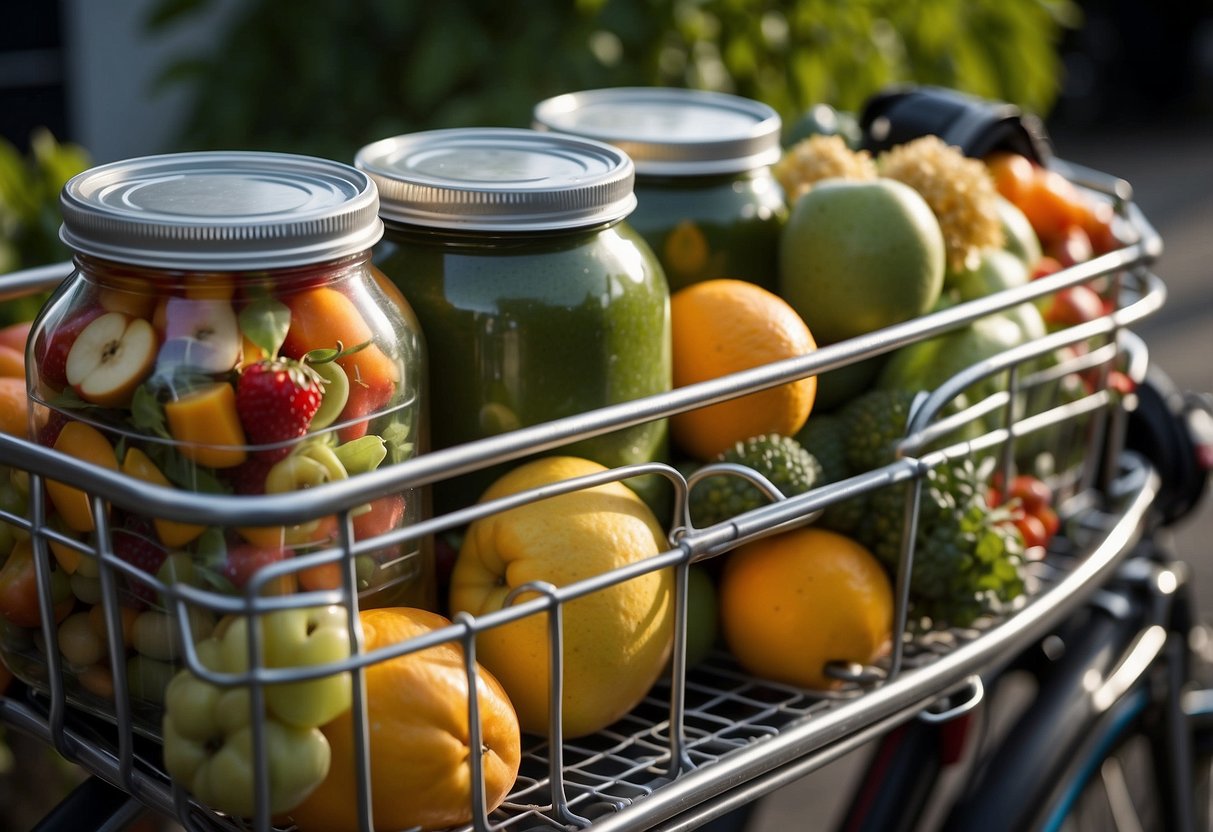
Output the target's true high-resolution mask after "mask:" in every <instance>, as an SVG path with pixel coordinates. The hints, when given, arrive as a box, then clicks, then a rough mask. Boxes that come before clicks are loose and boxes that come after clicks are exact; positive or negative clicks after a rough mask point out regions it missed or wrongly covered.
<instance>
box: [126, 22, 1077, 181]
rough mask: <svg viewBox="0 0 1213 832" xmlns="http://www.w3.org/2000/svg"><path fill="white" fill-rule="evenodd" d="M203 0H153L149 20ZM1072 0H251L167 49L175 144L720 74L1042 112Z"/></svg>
mask: <svg viewBox="0 0 1213 832" xmlns="http://www.w3.org/2000/svg"><path fill="white" fill-rule="evenodd" d="M215 3H216V0H162V2H160V3H158V4H157V5H156V6H155V7H154V13H153V15H152V17H151V18H150V20H149V31H150V32H151V34H152V35H153V36H155V35H156V34H157V33H163V32H165V31H168V30H171V29H172V28H173V27H177V26H187V25H190V23H191V21H192V20H193V19H194V17H195V15H197V14H198V13H199V12H202V11H204V10H206V9H208V7H212V6H214V5H215ZM1077 14H1078V12H1077V7H1076V6H1075V5H1074V4H1073V3H1072V2H1071V0H793V1H792V2H774V0H526V2H502V0H438V2H434V0H344V2H340V3H333V2H332V0H250V2H248V3H245V4H243V5H242V6H241V7H240V9H239V11H238V12H237V13H236V15H235V17H234V18H233V20H232V22H231V25H230V27H229V28H228V30H227V32H226V34H225V36H224V37H223V38H222V40H221V41H220V42H219V43H217V44H215V48H214V51H213V52H212V53H210V54H206V55H192V56H183V57H182V58H181V59H180V60H178V61H176V62H175V63H173V64H172V65H171V66H169V67H167V68H166V70H165V72H164V75H163V76H162V78H161V83H162V84H165V85H185V86H187V87H188V88H189V89H191V90H192V91H193V92H194V93H195V94H196V106H195V107H194V110H193V112H192V115H191V117H190V118H189V120H188V123H187V125H186V128H185V131H184V133H183V135H182V137H181V145H182V147H183V148H218V147H242V148H251V149H275V150H291V151H297V152H307V153H314V154H318V155H325V156H329V157H331V158H338V159H348V158H350V157H352V155H353V153H354V151H355V150H356V149H357V148H358V147H360V146H361V145H362V144H365V143H366V142H368V141H372V140H374V139H378V138H383V137H385V136H389V135H395V134H398V133H404V132H410V131H414V130H420V129H429V128H436V127H458V126H469V125H505V126H525V125H527V124H528V123H529V117H530V111H531V107H532V106H533V105H534V104H535V102H537V101H539V100H540V99H542V98H545V97H547V96H550V95H554V94H558V93H561V92H568V91H573V90H578V89H590V88H594V87H603V86H619V85H666V86H678V87H695V88H704V89H715V90H722V91H726V92H733V93H737V94H740V95H744V96H748V97H751V98H756V99H759V100H762V101H765V102H767V103H768V104H770V105H772V106H773V107H775V108H776V109H777V110H778V111H779V112H780V113H781V114H782V115H783V116H784V118H785V121H789V122H790V121H792V120H794V118H795V117H796V116H798V115H799V114H800V113H802V112H804V111H805V110H807V109H808V108H809V107H810V106H812V105H814V104H817V103H826V104H830V105H833V106H835V107H837V108H839V109H845V110H856V109H858V108H859V107H860V105H861V104H862V103H863V101H864V100H865V99H866V98H867V97H868V96H870V95H871V94H872V93H874V92H875V91H877V90H879V89H880V88H882V87H883V86H885V85H887V84H890V83H893V82H902V81H914V82H918V83H927V84H940V85H945V86H951V87H955V88H957V89H961V90H965V91H968V92H972V93H976V94H978V95H982V96H987V97H992V98H997V99H1001V100H1006V101H1011V102H1014V103H1017V104H1019V105H1021V106H1023V107H1024V108H1026V109H1028V110H1030V111H1032V112H1035V113H1038V114H1041V115H1045V114H1047V111H1048V110H1049V108H1050V107H1051V105H1052V103H1053V101H1054V99H1055V97H1056V95H1057V92H1058V89H1059V78H1060V76H1059V73H1060V66H1059V57H1058V43H1059V40H1060V37H1061V34H1062V31H1063V29H1064V28H1065V27H1066V26H1069V25H1074V24H1075V23H1076V21H1077Z"/></svg>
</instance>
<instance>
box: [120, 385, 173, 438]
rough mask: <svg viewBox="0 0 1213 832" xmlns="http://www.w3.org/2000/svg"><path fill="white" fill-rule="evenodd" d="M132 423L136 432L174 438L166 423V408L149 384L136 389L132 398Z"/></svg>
mask: <svg viewBox="0 0 1213 832" xmlns="http://www.w3.org/2000/svg"><path fill="white" fill-rule="evenodd" d="M130 421H131V424H132V425H133V426H134V427H135V429H136V430H138V431H139V432H140V433H143V434H145V435H150V436H159V437H160V438H162V439H172V438H173V435H172V434H171V433H169V432H168V425H167V424H166V423H165V419H164V406H163V405H161V404H160V399H159V398H158V397H157V396H156V394H155V393H153V392H152V390H151V388H150V387H149V386H148V384H147V383H144V384H140V385H139V386H138V387H136V388H135V395H134V396H133V397H132V398H131V420H130Z"/></svg>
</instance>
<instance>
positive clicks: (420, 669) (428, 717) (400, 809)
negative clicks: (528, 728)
mask: <svg viewBox="0 0 1213 832" xmlns="http://www.w3.org/2000/svg"><path fill="white" fill-rule="evenodd" d="M359 620H360V621H361V623H362V631H363V637H364V646H365V650H367V651H368V652H369V651H372V650H378V649H380V648H387V647H391V646H392V645H396V644H400V643H401V642H404V641H407V640H409V639H413V638H416V637H418V636H421V635H424V634H425V633H428V632H431V631H433V630H437V629H439V628H441V627H445V626H447V625H448V624H450V622H449V621H448V620H447V619H445V618H443V617H442V616H440V615H436V614H434V613H431V612H426V611H424V610H419V609H413V608H409V607H387V608H382V609H373V610H363V611H362V612H361V613H360V614H359ZM365 692H366V705H367V727H368V731H369V733H370V765H371V772H370V779H371V797H372V814H373V816H374V828H375V829H376V830H388V829H409V828H412V827H414V826H420V827H422V828H424V829H444V828H446V827H448V826H459V825H462V824H466V823H470V822H471V820H472V785H473V784H472V769H471V763H470V760H469V758H470V756H471V754H472V753H473V751H472V749H470V748H468V743H469V741H470V731H469V727H468V712H467V707H468V701H467V696H468V693H467V673H466V670H465V669H464V664H463V649H462V648H461V647H459V646H458V645H456V644H453V643H444V644H440V645H437V646H435V647H430V648H427V649H425V650H420V651H417V652H413V653H407V654H405V655H402V656H397V657H395V658H391V659H387V660H385V661H382V662H378V663H376V664H372V665H370V666H369V667H367V668H366V687H365ZM477 701H478V703H479V706H480V720H481V731H482V734H481V740H482V742H483V747H482V748H481V749H480V754H481V761H482V764H483V766H484V779H485V783H484V786H485V800H486V802H487V805H488V809H489V811H492V810H493V809H495V808H496V807H497V806H498V805H499V804H500V803H501V801H502V800H504V799H505V797H506V795H507V794H508V793H509V790H510V788H511V787H512V786H513V785H514V778H515V777H517V775H518V765H519V762H520V760H521V756H522V751H521V734H520V731H519V728H518V718H517V716H516V715H515V713H514V708H513V706H512V705H511V704H510V701H509V699H508V698H507V697H506V694H505V691H503V690H502V688H501V685H500V684H499V683H498V682H497V680H496V679H495V678H493V676H492V675H490V674H489V673H488V672H487V671H485V670H484V669H483V668H480V669H479V673H478V678H477ZM320 730H321V731H323V732H324V735H325V736H326V737H327V738H328V741H329V745H330V746H331V748H332V752H333V753H332V760H333V764H332V766H330V768H329V773H328V776H327V777H326V778H325V779H324V781H323V782H322V783H321V784H320V785H319V786H317V787H316V789H315V791H313V792H312V793H311V794H310V795H308V797H307V798H306V799H305V800H304V801H303V803H301V804H300V805H299V806H297V807H296V808H295V809H294V810H293V811H292V812H291V820H292V821H294V823H295V824H296V825H297V826H298V828H299V829H300V830H301V832H321V830H323V832H345V830H350V831H351V832H353V831H354V830H357V829H358V802H357V801H358V794H359V792H358V791H357V787H356V782H355V780H356V777H357V767H356V764H355V761H354V722H353V716H352V712H351V711H349V710H347V711H346V712H345V713H344V714H342V715H341V716H339V717H337V718H336V719H334V720H333V721H332V722H329V723H328V724H326V725H323V726H321V729H320Z"/></svg>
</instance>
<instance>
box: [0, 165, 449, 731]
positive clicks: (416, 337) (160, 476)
mask: <svg viewBox="0 0 1213 832" xmlns="http://www.w3.org/2000/svg"><path fill="white" fill-rule="evenodd" d="M60 203H61V209H62V213H63V227H62V231H61V236H62V238H63V240H64V242H65V243H66V244H67V245H68V246H69V247H70V248H71V249H72V250H73V252H74V262H75V267H76V268H75V271H74V273H73V274H72V275H71V276H70V277H69V279H68V280H67V281H66V283H65V284H64V285H63V286H62V287H61V288H60V290H59V291H58V292H57V293H56V294H55V295H54V296H53V297H52V298H51V300H50V301H49V302H48V304H47V305H46V306H45V307H44V308H43V310H42V312H41V314H40V315H39V317H38V318H37V320H36V321H35V323H34V325H33V328H32V330H31V333H30V338H29V344H30V347H29V355H28V360H27V364H28V366H29V371H28V385H29V394H30V399H31V403H32V411H33V415H32V417H31V421H32V429H33V434H32V435H33V436H34V437H35V438H36V441H38V442H39V443H41V444H44V445H48V446H51V447H54V448H55V449H57V450H59V451H61V452H63V453H66V454H69V455H73V456H76V457H79V458H82V459H85V460H87V461H89V462H92V463H94V464H95V465H98V466H101V467H106V468H110V469H113V470H118V471H121V472H123V473H126V474H128V475H130V476H133V477H135V478H138V479H140V480H143V481H146V482H150V483H153V484H156V485H160V486H165V487H170V488H179V489H186V490H189V491H193V492H205V493H223V494H261V493H281V492H287V491H293V490H296V489H302V488H307V487H310V486H314V485H317V484H320V483H323V482H326V481H329V480H335V479H341V478H344V477H347V476H354V475H357V474H359V473H363V472H366V471H369V470H371V469H373V468H375V467H377V466H378V465H381V464H390V463H392V462H397V461H401V460H404V459H406V458H409V457H412V456H414V455H415V454H417V453H419V452H421V451H422V450H423V449H424V445H425V441H426V425H425V418H426V415H425V412H424V409H423V406H424V395H425V388H426V379H425V353H424V342H423V339H422V337H421V334H420V328H419V327H418V325H417V322H416V318H415V317H414V315H413V312H412V310H411V309H410V308H409V307H408V305H407V303H406V302H405V301H404V300H403V299H402V298H400V297H399V295H398V293H397V292H396V291H395V289H394V287H392V286H391V284H390V283H389V282H387V281H386V280H385V279H384V278H383V276H382V275H381V274H380V273H378V272H377V270H376V269H375V268H374V267H373V266H372V265H371V261H370V252H371V248H372V246H373V245H374V243H376V242H377V241H378V240H379V238H380V237H381V235H382V222H381V221H380V219H379V217H378V208H379V203H378V193H377V190H376V188H375V185H374V183H373V182H371V181H370V179H368V178H367V177H366V175H365V174H363V173H361V172H359V171H358V170H356V169H354V168H352V167H350V166H348V165H342V164H339V163H335V162H329V161H325V160H320V159H313V158H310V157H304V156H292V155H286V154H271V153H240V152H227V153H189V154H184V153H183V154H170V155H164V156H153V157H146V158H140V159H133V160H128V161H122V162H116V163H113V164H108V165H102V166H99V167H96V168H93V169H92V170H89V171H86V172H84V173H82V174H80V175H79V176H77V177H75V178H74V179H72V180H71V181H69V182H68V183H67V185H66V186H65V187H64V189H63V192H62V195H61V200H60ZM46 493H47V498H48V499H47V501H46V509H47V524H48V525H49V526H50V527H52V528H54V529H55V530H57V531H59V532H62V533H64V534H66V535H67V536H69V537H72V538H75V539H78V540H80V541H82V542H83V543H86V544H87V545H88V546H89V547H91V548H94V549H95V547H97V546H98V542H97V540H96V538H97V535H98V532H97V530H96V528H95V527H94V518H93V516H92V515H91V513H90V510H89V509H90V505H89V501H88V499H87V497H86V496H85V494H84V492H83V491H81V490H79V489H77V488H74V487H72V486H71V485H68V484H65V483H59V482H51V481H48V482H47V487H46ZM427 499H428V495H426V494H424V493H421V492H420V491H408V492H405V493H402V494H391V495H388V496H386V497H383V498H381V499H378V500H375V501H373V502H371V503H369V504H368V505H367V506H365V507H360V508H359V509H356V510H355V511H354V512H353V515H354V516H353V529H354V537H355V539H363V540H365V539H368V538H373V537H378V536H380V535H382V534H384V533H386V532H390V531H392V530H395V529H400V528H403V527H404V526H406V525H409V524H413V523H416V522H418V521H419V520H420V519H422V517H423V514H424V513H425V512H426V511H428V507H427V505H426V502H427ZM318 514H320V512H318ZM107 525H108V526H109V531H110V541H111V545H112V551H113V553H114V554H115V555H117V556H118V557H119V558H121V559H123V560H125V561H127V562H128V563H130V564H132V565H134V566H136V567H137V568H138V569H139V570H141V571H142V572H144V573H148V574H152V575H155V576H156V577H158V578H159V579H160V580H162V581H163V582H165V583H175V582H180V581H185V582H188V583H190V584H193V585H195V586H197V587H199V588H201V589H203V590H207V591H208V592H212V593H217V594H218V595H219V596H222V595H237V594H242V593H245V592H246V586H250V584H249V581H250V578H251V576H252V574H253V573H254V572H255V571H256V570H257V569H258V568H260V566H261V565H263V564H266V563H271V562H277V561H283V560H287V559H289V558H294V557H298V556H300V555H303V554H307V553H310V552H316V551H321V550H325V549H327V550H330V551H331V550H332V549H333V547H334V546H336V545H338V541H339V537H338V523H337V517H336V516H335V515H330V516H328V517H322V516H317V517H316V518H315V519H314V520H309V521H308V522H304V523H301V524H300V525H297V526H273V527H255V528H249V527H240V528H230V527H220V526H204V525H193V524H188V523H179V522H170V521H166V520H163V519H157V518H154V517H147V516H144V515H142V514H140V513H138V512H137V511H134V510H127V509H123V508H122V507H120V506H117V505H115V506H112V507H111V509H110V514H109V518H108V524H107ZM51 548H52V550H53V553H54V556H55V557H54V561H55V563H54V568H53V571H52V578H53V580H52V584H53V586H55V587H57V588H58V589H57V590H56V592H57V594H56V596H55V597H56V599H57V600H60V601H61V602H62V603H63V609H62V610H59V609H58V608H56V618H57V620H58V621H59V622H60V624H59V628H60V629H59V636H60V637H59V638H58V642H59V645H58V646H59V649H60V652H61V653H63V667H64V675H65V684H66V688H67V690H68V693H69V695H70V696H71V697H73V699H74V700H76V701H77V702H78V703H80V704H82V705H84V706H85V707H93V708H94V709H95V710H98V711H99V712H101V713H111V714H112V713H113V702H112V697H113V688H112V684H113V680H112V678H111V676H110V659H109V657H108V656H107V655H105V651H104V650H102V649H101V642H100V641H99V639H101V638H102V637H103V636H104V631H105V629H104V626H101V627H100V628H98V627H97V626H93V627H92V628H90V627H88V626H87V624H88V622H89V621H93V623H94V625H96V624H100V623H101V622H103V621H104V620H105V619H104V618H103V617H102V616H101V615H100V612H101V610H100V608H101V606H102V605H103V603H105V600H104V599H103V594H102V588H101V584H100V581H99V564H98V562H97V559H96V557H94V556H90V555H89V554H87V553H82V552H80V551H76V550H73V549H71V548H69V547H67V546H65V545H63V544H59V545H52V547H51ZM368 548H370V547H368ZM356 566H357V573H358V576H359V590H360V604H363V605H366V606H375V605H383V604H408V605H413V606H425V607H430V608H433V607H434V605H435V604H436V582H435V579H434V566H433V562H432V544H431V543H427V542H425V541H417V542H408V543H397V544H395V545H388V546H385V547H384V548H382V549H379V550H375V551H373V552H371V553H370V554H360V555H359V556H358V561H357V563H356ZM342 574H343V570H342V568H341V567H340V564H339V563H337V562H332V563H328V564H324V565H321V566H316V567H314V568H301V569H298V570H295V571H289V572H288V573H286V574H284V576H283V577H282V579H281V580H277V581H274V582H272V583H271V584H270V585H269V586H268V587H267V589H269V590H271V591H273V592H275V593H284V592H294V591H296V590H315V589H336V588H339V587H341V586H342V585H343V584H342V583H341V579H342ZM118 582H119V586H118V591H117V598H118V603H119V604H120V605H121V607H122V609H121V611H120V612H121V616H122V620H123V621H124V622H125V621H129V622H130V624H131V631H132V633H133V634H134V635H133V637H132V638H131V639H130V641H129V643H130V647H129V655H128V657H127V659H128V668H129V669H130V679H129V680H128V681H129V685H130V690H131V692H132V699H133V700H135V701H134V702H133V705H134V712H135V717H136V723H137V724H138V725H139V726H140V727H141V728H142V729H144V730H145V731H147V732H149V733H152V734H155V733H156V732H157V731H158V726H159V706H160V704H161V700H162V697H163V694H164V686H165V684H166V683H167V680H168V678H169V677H170V676H171V674H172V673H173V671H174V670H175V668H176V667H177V665H178V661H177V657H178V656H179V655H180V652H179V651H180V649H181V645H180V644H178V643H174V639H175V638H176V635H175V634H177V633H178V629H179V628H178V627H177V626H176V625H175V623H174V620H173V619H172V617H171V616H170V615H169V611H168V609H167V608H166V606H165V604H164V603H163V600H164V599H162V598H160V597H158V593H157V592H156V591H155V590H154V589H153V588H152V586H151V585H150V584H147V583H144V582H141V581H140V580H139V579H138V577H135V576H132V575H127V574H121V575H119V577H118ZM252 586H253V588H252V589H249V590H247V591H249V592H256V591H258V587H257V586H256V584H253V585H252ZM31 601H32V602H33V603H35V609H36V599H31ZM219 606H222V605H221V604H216V607H219ZM190 615H191V621H193V623H194V626H193V627H192V628H191V630H192V633H191V635H192V637H194V638H201V637H204V636H205V635H206V633H207V632H209V630H210V629H211V628H212V627H213V626H214V624H215V622H216V620H217V619H218V618H219V613H218V611H217V609H207V608H206V604H203V603H201V602H199V604H198V606H197V608H196V609H191V610H190ZM15 623H16V626H14V625H15ZM25 624H28V622H24V621H19V622H14V620H13V618H12V617H9V619H8V621H7V622H6V625H7V626H6V627H5V630H4V634H3V639H2V640H0V649H2V650H3V652H4V657H5V659H6V661H7V662H8V664H9V666H10V667H11V668H12V669H13V670H14V671H16V672H17V673H18V674H20V675H21V676H23V677H25V678H26V679H27V681H30V682H31V683H32V684H36V685H37V684H44V683H45V681H46V680H45V672H46V671H45V662H44V657H43V655H42V654H41V653H40V649H45V645H41V647H40V646H39V645H38V644H37V642H38V641H39V634H38V633H36V630H37V627H36V624H35V626H34V627H27V626H23V625H25ZM107 697H109V698H108V700H107Z"/></svg>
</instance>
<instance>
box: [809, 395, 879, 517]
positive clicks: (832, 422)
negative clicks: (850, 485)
mask: <svg viewBox="0 0 1213 832" xmlns="http://www.w3.org/2000/svg"><path fill="white" fill-rule="evenodd" d="M846 434H847V425H846V422H844V421H843V420H842V418H841V417H840V416H839V415H837V414H832V413H824V414H821V415H815V416H812V417H810V418H809V420H808V421H807V422H805V426H804V427H803V428H801V430H800V432H799V433H797V434H796V436H795V439H796V441H797V442H799V443H800V444H801V445H802V446H804V449H805V450H806V451H808V452H809V453H811V454H812V455H813V456H815V457H816V458H817V461H818V462H820V463H821V472H822V483H823V484H825V483H832V482H839V481H840V480H845V479H846V478H847V477H850V476H851V475H852V473H853V471H852V470H851V466H850V465H848V464H847V453H846ZM866 503H867V498H866V496H864V495H861V496H858V497H851V498H849V499H846V500H842V501H840V502H836V503H832V504H830V505H829V506H827V507H826V509H825V510H824V511H823V512H822V513H821V517H820V518H819V519H818V520H817V525H819V526H821V527H822V528H826V529H830V530H832V531H836V532H839V533H840V534H847V535H849V534H852V533H853V532H854V531H855V530H856V529H857V528H859V522H860V520H862V519H863V515H864V511H865V505H866Z"/></svg>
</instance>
